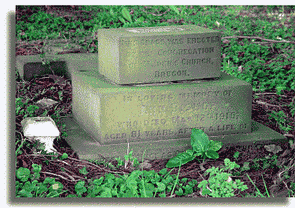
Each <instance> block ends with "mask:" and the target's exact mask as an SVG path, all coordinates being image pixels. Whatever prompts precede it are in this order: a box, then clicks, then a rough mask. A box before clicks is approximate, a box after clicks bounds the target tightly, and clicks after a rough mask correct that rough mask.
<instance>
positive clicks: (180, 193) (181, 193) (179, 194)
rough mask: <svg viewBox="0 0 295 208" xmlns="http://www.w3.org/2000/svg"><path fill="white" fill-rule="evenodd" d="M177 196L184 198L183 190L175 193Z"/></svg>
mask: <svg viewBox="0 0 295 208" xmlns="http://www.w3.org/2000/svg"><path fill="white" fill-rule="evenodd" d="M175 194H176V195H177V196H182V195H183V190H182V188H179V190H178V191H175Z"/></svg>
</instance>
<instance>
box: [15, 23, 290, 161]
mask: <svg viewBox="0 0 295 208" xmlns="http://www.w3.org/2000/svg"><path fill="white" fill-rule="evenodd" d="M220 42H221V40H220V33H219V32H216V31H213V30H209V29H205V28H200V27H197V26H193V25H186V26H169V27H152V28H119V29H102V30H99V32H98V46H99V47H98V57H97V55H95V57H94V56H91V55H89V54H88V55H87V54H76V55H73V54H70V55H67V54H65V55H63V56H62V57H63V58H60V59H59V62H54V63H53V64H56V66H57V65H58V64H59V65H60V67H57V68H58V69H59V70H61V69H62V70H61V71H63V72H64V71H66V74H68V76H69V77H70V78H71V80H72V95H73V97H72V111H73V117H71V116H70V117H66V118H62V119H64V120H63V121H64V123H65V124H66V132H67V134H68V137H66V140H67V142H68V143H69V145H70V146H71V147H72V149H73V150H74V151H75V152H76V153H77V154H78V156H79V158H80V159H101V157H100V156H101V155H102V156H103V157H104V158H113V159H114V158H116V157H121V158H123V157H124V155H126V154H128V153H127V151H129V152H130V151H131V150H132V151H133V156H134V157H137V158H141V157H142V156H143V153H145V154H144V158H145V159H158V158H167V159H169V158H171V157H174V156H176V155H177V153H178V152H182V151H185V150H187V149H188V148H190V135H191V130H192V128H196V129H202V130H204V132H205V133H206V134H207V135H208V136H209V138H210V139H212V140H218V141H221V142H223V143H224V144H227V145H230V144H234V143H248V142H250V143H253V142H254V141H255V142H261V141H272V140H274V141H275V140H279V139H285V137H284V136H283V135H281V134H279V133H277V132H275V131H274V130H272V129H270V128H268V127H265V126H263V125H262V124H259V123H257V122H255V121H253V120H251V106H252V86H251V85H250V84H248V83H247V82H245V81H242V80H239V79H237V78H235V77H233V76H230V75H227V74H225V73H223V72H221V70H220V69H221V66H220V61H221V57H220V47H221V46H220V45H221V44H220ZM39 62H40V61H36V60H35V58H34V57H31V58H30V59H29V58H28V59H26V60H24V59H20V60H18V62H17V67H18V68H19V69H21V70H20V75H21V77H23V78H29V77H31V76H32V75H34V74H35V73H36V72H34V73H31V70H30V69H31V68H34V67H35V65H36V64H37V65H38V64H39V65H40V63H39ZM39 65H38V66H39ZM42 67H43V66H42ZM42 67H39V68H38V70H37V71H40V70H41V69H42V73H43V72H44V73H45V71H46V70H48V69H46V68H42ZM51 69H55V68H54V67H53V68H51ZM63 69H66V70H63Z"/></svg>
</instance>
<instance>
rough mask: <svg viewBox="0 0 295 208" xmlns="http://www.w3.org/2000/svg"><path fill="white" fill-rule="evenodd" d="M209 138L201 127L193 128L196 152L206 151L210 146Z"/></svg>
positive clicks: (193, 146) (192, 135)
mask: <svg viewBox="0 0 295 208" xmlns="http://www.w3.org/2000/svg"><path fill="white" fill-rule="evenodd" d="M209 143H210V142H209V138H208V136H207V135H206V134H205V133H204V131H203V130H201V129H195V128H193V129H192V134H191V146H192V148H193V150H194V151H195V152H200V153H203V152H206V151H207V150H208V147H209Z"/></svg>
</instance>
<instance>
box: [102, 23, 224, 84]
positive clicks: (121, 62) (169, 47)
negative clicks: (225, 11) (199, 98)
mask: <svg viewBox="0 0 295 208" xmlns="http://www.w3.org/2000/svg"><path fill="white" fill-rule="evenodd" d="M220 38H221V36H220V32H218V31H214V30H210V29H206V28H201V27H198V26H195V25H181V26H166V27H149V28H119V29H99V30H98V60H99V61H98V65H99V66H98V70H99V72H100V73H101V74H102V75H104V76H106V77H107V78H109V79H110V80H111V81H113V82H115V83H117V84H135V83H155V82H164V81H175V80H192V79H204V78H214V77H219V76H220V67H221V39H220Z"/></svg>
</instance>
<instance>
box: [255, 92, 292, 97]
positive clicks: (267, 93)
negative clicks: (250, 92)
mask: <svg viewBox="0 0 295 208" xmlns="http://www.w3.org/2000/svg"><path fill="white" fill-rule="evenodd" d="M254 95H278V94H277V93H275V92H262V93H255V94H254ZM279 96H281V97H288V96H286V95H279Z"/></svg>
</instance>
